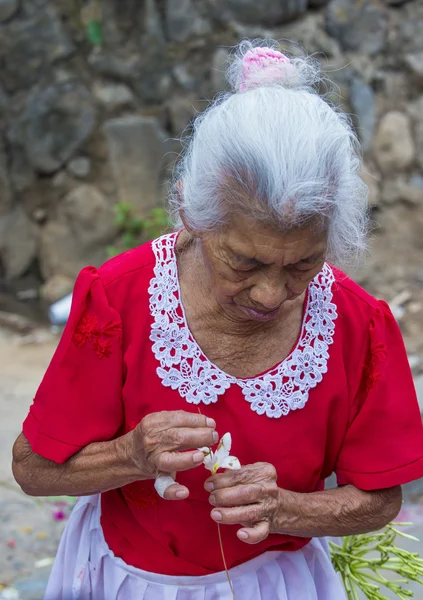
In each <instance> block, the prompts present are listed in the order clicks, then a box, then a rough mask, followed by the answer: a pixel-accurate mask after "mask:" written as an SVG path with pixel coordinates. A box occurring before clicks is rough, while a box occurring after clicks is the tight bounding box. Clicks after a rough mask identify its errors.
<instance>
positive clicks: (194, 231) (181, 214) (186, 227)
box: [179, 208, 201, 238]
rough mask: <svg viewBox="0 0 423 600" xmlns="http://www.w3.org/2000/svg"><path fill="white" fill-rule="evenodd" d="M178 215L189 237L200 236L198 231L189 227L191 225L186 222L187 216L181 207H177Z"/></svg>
mask: <svg viewBox="0 0 423 600" xmlns="http://www.w3.org/2000/svg"><path fill="white" fill-rule="evenodd" d="M179 217H180V219H181V221H182V224H183V226H184V229H185V230H186V231H187V232H188V233H189V234H190V236H191V237H194V238H200V237H201V234H200V232H199V231H196V230H195V229H193V228H192V227H191V225H190V224H189V223H188V221H187V218H186V216H185V211H184V209H183V208H180V209H179Z"/></svg>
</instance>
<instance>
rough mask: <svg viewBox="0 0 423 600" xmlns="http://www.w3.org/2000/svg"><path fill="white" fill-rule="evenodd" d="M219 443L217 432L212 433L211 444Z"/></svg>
mask: <svg viewBox="0 0 423 600" xmlns="http://www.w3.org/2000/svg"><path fill="white" fill-rule="evenodd" d="M218 441H219V434H218V433H217V431H213V442H214V443H216V442H218Z"/></svg>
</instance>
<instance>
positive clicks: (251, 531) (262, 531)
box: [237, 521, 270, 544]
mask: <svg viewBox="0 0 423 600" xmlns="http://www.w3.org/2000/svg"><path fill="white" fill-rule="evenodd" d="M269 533H270V531H269V523H268V522H267V521H259V522H258V523H254V525H253V526H252V527H243V528H242V529H239V530H238V531H237V536H238V538H239V539H240V540H241V541H242V542H245V543H246V544H258V543H260V542H262V541H263V540H265V539H266V538H267V536H268V535H269Z"/></svg>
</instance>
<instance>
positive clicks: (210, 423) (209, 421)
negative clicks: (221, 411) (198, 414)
mask: <svg viewBox="0 0 423 600" xmlns="http://www.w3.org/2000/svg"><path fill="white" fill-rule="evenodd" d="M207 427H216V421H215V420H214V419H209V418H207Z"/></svg>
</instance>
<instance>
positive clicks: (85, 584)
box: [44, 495, 346, 600]
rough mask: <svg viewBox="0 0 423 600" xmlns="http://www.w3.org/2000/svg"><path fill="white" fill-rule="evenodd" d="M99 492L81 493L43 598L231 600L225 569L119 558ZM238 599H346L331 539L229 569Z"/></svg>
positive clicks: (63, 599)
mask: <svg viewBox="0 0 423 600" xmlns="http://www.w3.org/2000/svg"><path fill="white" fill-rule="evenodd" d="M100 509H101V503H100V495H95V496H86V497H85V498H80V499H79V500H78V502H77V504H76V506H75V508H74V510H73V512H72V514H71V517H70V519H69V522H68V524H67V526H66V529H65V531H64V533H63V537H62V539H61V541H60V545H59V549H58V552H57V556H56V560H55V562H54V565H53V569H52V572H51V575H50V580H49V583H48V586H47V591H46V594H45V597H44V598H45V600H132V599H133V600H233V596H232V593H231V590H230V588H229V584H228V580H227V577H226V573H225V571H221V572H219V573H213V574H212V575H205V576H202V577H177V576H169V575H160V574H157V573H149V572H147V571H143V570H141V569H136V568H135V567H131V566H130V565H127V564H126V563H125V562H124V561H123V560H122V559H120V558H116V557H115V556H114V554H113V552H112V551H111V550H110V548H109V547H108V545H107V543H106V540H105V539H104V535H103V530H102V528H101V525H100ZM146 552H148V548H146ZM230 576H231V580H232V583H233V587H234V592H235V596H236V600H344V599H346V594H345V590H344V587H343V585H342V583H341V580H340V579H339V578H338V575H337V574H336V573H335V571H334V569H333V567H332V563H331V560H330V556H329V549H328V544H327V541H326V540H324V539H314V540H312V541H311V542H310V543H309V544H308V545H307V546H305V548H303V549H301V550H298V551H296V552H279V551H278V552H266V553H264V554H262V555H261V556H258V557H257V558H254V559H252V560H250V561H248V562H246V563H244V564H242V565H239V566H237V567H234V568H233V569H231V570H230Z"/></svg>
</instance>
